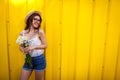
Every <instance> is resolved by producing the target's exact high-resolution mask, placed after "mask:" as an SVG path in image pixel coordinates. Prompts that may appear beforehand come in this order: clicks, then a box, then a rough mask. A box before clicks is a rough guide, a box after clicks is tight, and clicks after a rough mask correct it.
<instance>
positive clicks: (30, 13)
mask: <svg viewBox="0 0 120 80" xmlns="http://www.w3.org/2000/svg"><path fill="white" fill-rule="evenodd" d="M34 13H37V14H39V15H40V16H41V13H40V12H39V11H30V12H28V13H27V16H26V18H25V22H27V20H28V18H29V17H30V16H31V15H32V14H34Z"/></svg>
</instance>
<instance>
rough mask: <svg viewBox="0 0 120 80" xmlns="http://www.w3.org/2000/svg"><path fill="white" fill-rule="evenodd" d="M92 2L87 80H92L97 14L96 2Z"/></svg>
mask: <svg viewBox="0 0 120 80" xmlns="http://www.w3.org/2000/svg"><path fill="white" fill-rule="evenodd" d="M91 1H92V15H91V29H90V30H91V31H90V45H89V60H88V73H87V79H88V80H90V77H91V76H90V69H91V58H92V44H93V28H94V14H95V0H91Z"/></svg>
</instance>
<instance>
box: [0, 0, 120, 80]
mask: <svg viewBox="0 0 120 80" xmlns="http://www.w3.org/2000/svg"><path fill="white" fill-rule="evenodd" d="M30 10H39V11H41V12H42V17H43V23H42V28H43V29H44V30H45V33H46V38H47V42H48V48H47V49H46V52H45V57H46V59H47V68H46V71H45V75H44V80H120V0H0V28H1V29H0V37H1V38H0V45H1V47H0V80H19V75H20V72H21V68H22V64H23V62H24V56H23V54H22V53H21V52H20V51H19V49H18V45H17V44H16V43H15V41H16V38H17V36H18V35H19V33H20V31H21V30H22V29H24V26H25V24H24V18H25V16H26V14H27V12H29V11H30ZM30 80H34V72H33V74H32V76H31V79H30Z"/></svg>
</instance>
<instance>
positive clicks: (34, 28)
mask: <svg viewBox="0 0 120 80" xmlns="http://www.w3.org/2000/svg"><path fill="white" fill-rule="evenodd" d="M41 22H42V18H41V15H40V13H39V12H38V11H33V12H31V13H29V14H28V15H27V17H26V27H25V29H24V30H23V31H22V32H21V33H20V35H22V36H25V37H27V38H28V41H30V46H28V47H26V48H23V47H21V46H20V50H21V51H22V52H23V53H24V54H27V53H28V52H29V54H30V56H31V57H32V65H33V66H32V67H30V66H28V65H26V64H25V63H24V65H23V69H22V72H21V76H20V80H29V78H30V75H31V73H32V71H33V70H35V80H42V76H43V74H44V70H45V68H46V60H45V58H44V55H43V53H44V49H45V48H46V47H47V43H46V38H45V34H44V31H43V30H41V29H40V25H41Z"/></svg>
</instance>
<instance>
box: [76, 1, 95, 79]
mask: <svg viewBox="0 0 120 80" xmlns="http://www.w3.org/2000/svg"><path fill="white" fill-rule="evenodd" d="M92 6H93V1H92V0H89V1H88V0H80V1H79V5H78V7H79V8H78V9H79V10H78V11H79V15H78V29H77V33H78V34H77V45H76V48H77V49H76V76H75V77H76V80H87V76H88V66H89V65H88V62H89V46H90V33H91V20H92Z"/></svg>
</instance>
